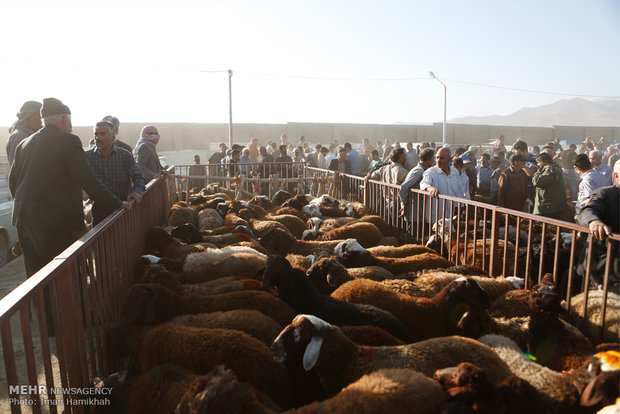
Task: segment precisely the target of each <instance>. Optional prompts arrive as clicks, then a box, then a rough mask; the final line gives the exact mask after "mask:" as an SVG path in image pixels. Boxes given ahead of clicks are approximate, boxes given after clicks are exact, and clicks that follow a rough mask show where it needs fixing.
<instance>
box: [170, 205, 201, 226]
mask: <svg viewBox="0 0 620 414" xmlns="http://www.w3.org/2000/svg"><path fill="white" fill-rule="evenodd" d="M185 223H191V224H193V225H194V226H195V225H197V224H198V213H197V211H196V210H194V209H193V208H191V207H180V206H177V207H175V206H173V208H171V210H170V216H169V217H168V226H170V227H176V226H180V225H181V224H185Z"/></svg>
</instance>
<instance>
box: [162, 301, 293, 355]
mask: <svg viewBox="0 0 620 414" xmlns="http://www.w3.org/2000/svg"><path fill="white" fill-rule="evenodd" d="M170 322H171V323H177V324H180V325H185V326H193V327H195V328H218V329H236V330H238V331H241V332H245V333H247V334H248V335H250V336H252V337H254V338H256V339H258V340H259V341H261V342H262V343H264V344H265V345H267V346H270V345H271V343H272V342H273V340H274V339H276V337H277V336H278V334H279V333H280V331H281V330H282V327H281V326H280V324H278V323H277V322H276V321H274V320H273V319H271V318H270V317H269V316H267V315H264V314H263V313H261V312H259V311H256V310H251V309H235V310H231V311H226V312H211V313H198V314H195V315H191V314H190V315H180V316H177V317H175V318H173V319H171V320H170Z"/></svg>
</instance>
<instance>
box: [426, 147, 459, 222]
mask: <svg viewBox="0 0 620 414" xmlns="http://www.w3.org/2000/svg"><path fill="white" fill-rule="evenodd" d="M435 161H436V165H435V166H434V167H431V168H429V169H428V170H426V171H424V175H423V176H422V181H421V182H420V190H424V191H427V192H429V193H430V196H431V198H432V203H429V202H427V203H426V220H427V221H429V218H430V221H435V209H436V208H437V207H436V205H435V203H436V200H435V197H437V196H438V195H439V194H441V195H447V196H451V197H460V198H462V195H461V194H459V188H460V186H459V178H460V174H459V172H458V171H457V170H456V168H454V167H450V150H449V149H448V148H441V149H440V150H439V151H437V154H436V156H435ZM429 201H430V200H429ZM446 206H448V207H449V206H450V202H446ZM453 207H456V205H454V206H453ZM442 210H443V202H440V203H439V214H440V215H441V216H443V217H451V216H452V212H451V211H449V210H448V209H446V211H445V212H443V211H442ZM429 212H431V213H430V217H429Z"/></svg>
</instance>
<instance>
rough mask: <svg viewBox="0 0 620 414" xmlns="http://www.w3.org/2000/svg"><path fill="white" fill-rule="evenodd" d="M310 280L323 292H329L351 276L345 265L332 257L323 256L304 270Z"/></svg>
mask: <svg viewBox="0 0 620 414" xmlns="http://www.w3.org/2000/svg"><path fill="white" fill-rule="evenodd" d="M306 276H307V277H308V279H309V280H310V282H311V283H312V284H313V285H314V287H316V288H317V290H318V291H319V292H321V293H323V294H330V293H331V292H333V291H334V289H336V288H337V287H338V286H340V285H341V284H343V283H345V282H347V281H348V280H350V279H351V278H350V277H349V273H348V272H347V270H346V269H345V267H344V266H343V265H342V264H340V263H339V262H338V261H337V260H336V259H335V258H333V257H323V258H321V259H319V260H317V261H316V263H314V264H313V265H312V266H310V269H308V271H307V272H306Z"/></svg>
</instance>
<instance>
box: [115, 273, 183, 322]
mask: <svg viewBox="0 0 620 414" xmlns="http://www.w3.org/2000/svg"><path fill="white" fill-rule="evenodd" d="M178 301H179V297H178V296H177V294H176V293H174V292H173V291H171V290H170V289H168V288H166V287H164V286H161V285H149V284H142V283H139V284H135V285H133V286H132V287H131V288H130V289H129V292H128V293H127V297H126V299H125V303H124V305H123V310H122V312H121V313H122V315H123V316H124V319H125V323H126V324H127V325H129V326H131V325H138V324H152V323H158V322H162V321H164V320H166V319H167V318H168V317H170V316H173V315H174V312H175V309H176V308H178Z"/></svg>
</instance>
